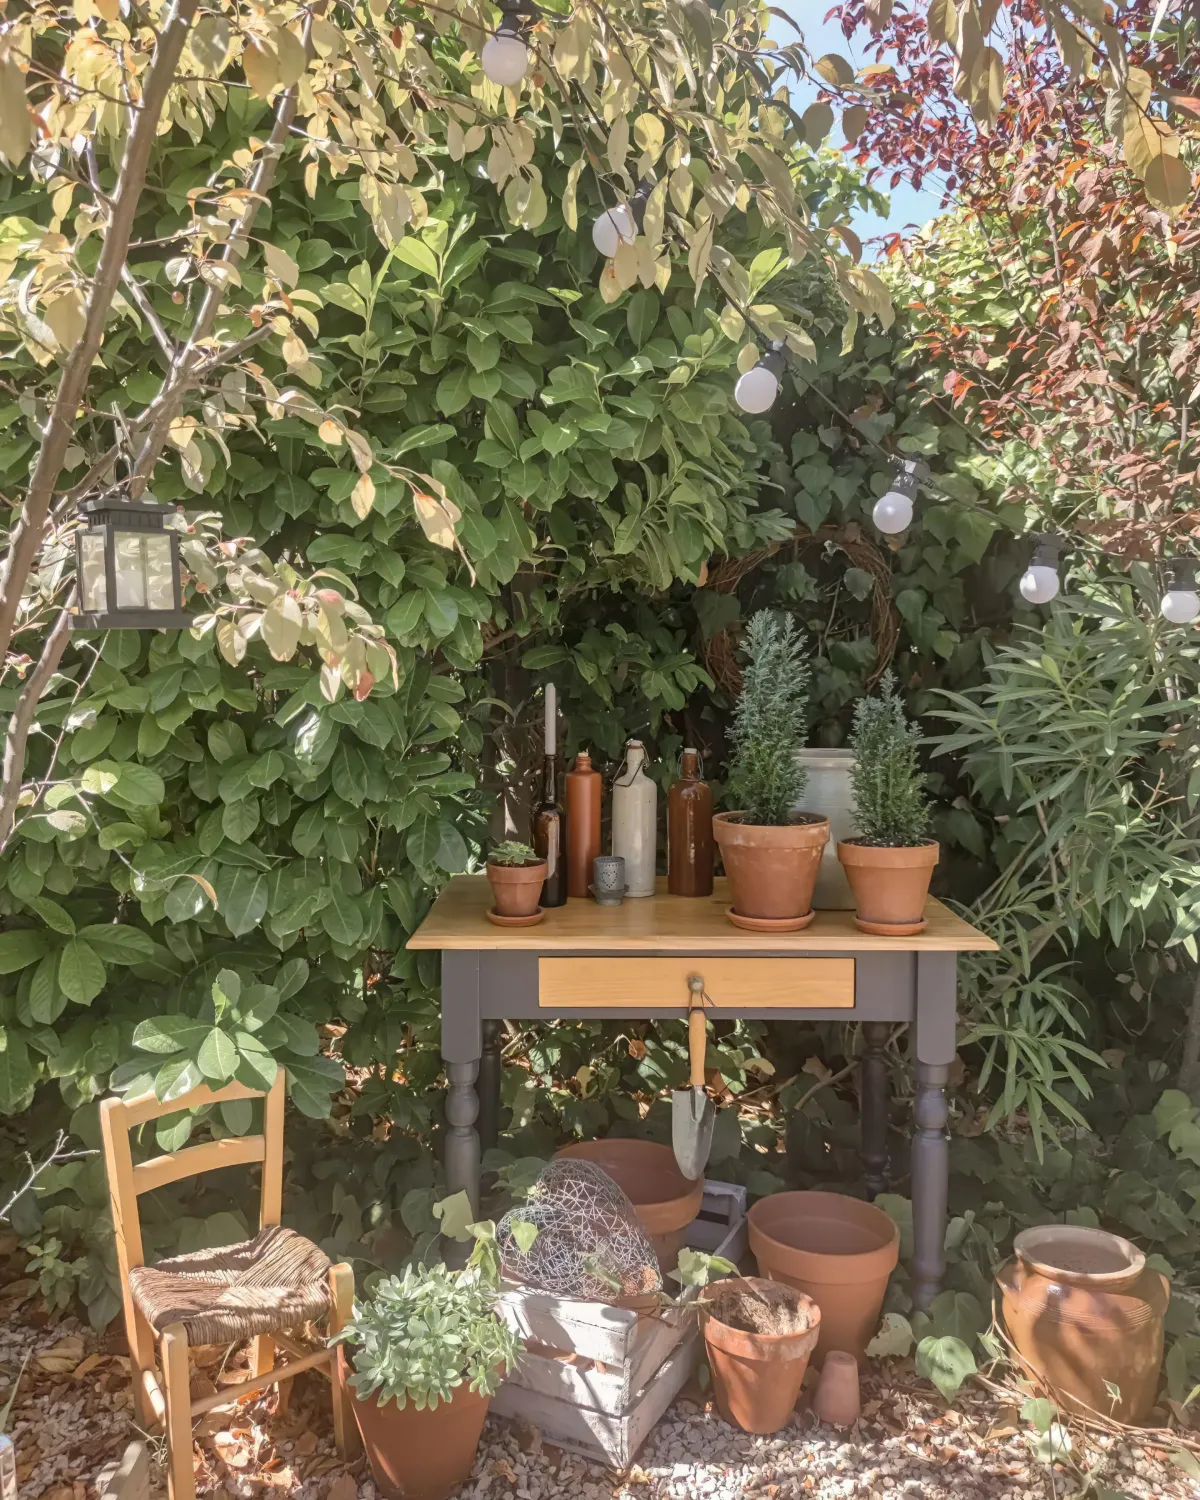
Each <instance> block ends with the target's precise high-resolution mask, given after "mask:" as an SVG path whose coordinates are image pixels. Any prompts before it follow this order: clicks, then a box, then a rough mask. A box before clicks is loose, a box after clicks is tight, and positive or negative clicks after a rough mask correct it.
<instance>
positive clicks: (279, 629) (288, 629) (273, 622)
mask: <svg viewBox="0 0 1200 1500" xmlns="http://www.w3.org/2000/svg"><path fill="white" fill-rule="evenodd" d="M303 625H304V617H303V615H302V614H301V613H300V606H299V604H297V602H296V601H295V599H293V598H292V596H291V594H286V593H284V594H277V595H276V596H275V598H274V599H272V600H271V602H270V604H268V605H267V608H266V610H265V611H264V613H263V617H262V638H263V640H264V641H265V642H266V644H267V650H268V651H269V652H270V653H271V655H272V656H273V657H274V658H275V660H276V661H290V660H291V659H292V657H293V656H295V654H296V647H297V646H298V645H299V644H300V631H301V630H302V628H303Z"/></svg>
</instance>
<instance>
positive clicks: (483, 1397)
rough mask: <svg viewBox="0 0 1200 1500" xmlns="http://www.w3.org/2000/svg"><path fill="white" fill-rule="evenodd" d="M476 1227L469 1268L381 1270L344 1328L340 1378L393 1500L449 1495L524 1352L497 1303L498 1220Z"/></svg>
mask: <svg viewBox="0 0 1200 1500" xmlns="http://www.w3.org/2000/svg"><path fill="white" fill-rule="evenodd" d="M449 1201H453V1200H449ZM469 1227H470V1229H471V1230H472V1231H473V1232H474V1233H475V1234H476V1237H477V1239H478V1243H477V1245H476V1253H475V1254H473V1255H472V1257H471V1260H470V1262H469V1263H468V1264H467V1265H466V1266H464V1267H463V1268H462V1270H459V1271H452V1270H450V1269H449V1268H448V1267H446V1266H444V1265H440V1264H438V1265H429V1266H417V1267H414V1266H409V1267H408V1269H407V1270H406V1271H405V1272H404V1275H403V1276H385V1277H383V1278H382V1279H381V1280H380V1281H378V1282H377V1283H376V1285H375V1288H374V1290H373V1292H372V1293H371V1295H370V1297H369V1298H367V1299H366V1300H365V1301H363V1302H360V1303H357V1304H356V1305H355V1309H354V1317H353V1319H352V1320H351V1321H350V1322H349V1323H348V1324H347V1325H346V1327H345V1328H344V1329H343V1330H342V1332H341V1333H340V1334H338V1336H337V1341H338V1345H339V1347H338V1372H337V1373H338V1379H339V1380H341V1381H342V1382H343V1384H344V1385H345V1387H346V1388H347V1389H348V1391H349V1392H350V1394H351V1396H352V1398H353V1402H354V1416H355V1420H356V1421H357V1423H358V1428H359V1431H360V1432H361V1433H362V1439H363V1446H364V1448H365V1449H366V1452H367V1458H368V1459H369V1461H370V1464H371V1472H372V1473H373V1475H374V1477H375V1483H376V1485H377V1486H378V1487H379V1490H380V1491H381V1493H382V1494H384V1495H385V1496H388V1497H391V1500H401V1497H402V1500H445V1497H446V1496H447V1495H449V1494H450V1493H451V1492H452V1491H453V1490H454V1489H456V1488H457V1487H458V1486H459V1485H460V1484H462V1483H463V1481H464V1480H466V1479H467V1477H468V1476H469V1475H470V1472H471V1468H472V1465H473V1464H474V1462H475V1452H476V1449H477V1448H478V1446H479V1438H480V1434H481V1433H482V1431H483V1423H484V1418H485V1417H486V1416H487V1409H488V1403H489V1402H490V1400H491V1398H492V1396H493V1395H494V1394H495V1392H496V1390H497V1388H498V1387H499V1385H500V1382H501V1381H502V1380H503V1378H504V1376H505V1375H506V1374H507V1372H508V1370H509V1369H510V1368H511V1367H512V1366H513V1365H515V1364H516V1362H517V1360H518V1358H519V1356H520V1351H521V1344H520V1340H519V1339H518V1338H517V1337H516V1335H515V1334H514V1333H513V1332H512V1331H511V1330H510V1329H509V1328H508V1326H507V1324H505V1323H504V1322H503V1321H502V1320H501V1319H500V1317H499V1316H498V1315H497V1311H496V1295H497V1276H496V1271H495V1260H496V1257H495V1251H494V1240H495V1231H494V1226H493V1225H491V1224H473V1225H471V1226H469ZM489 1242H490V1243H489Z"/></svg>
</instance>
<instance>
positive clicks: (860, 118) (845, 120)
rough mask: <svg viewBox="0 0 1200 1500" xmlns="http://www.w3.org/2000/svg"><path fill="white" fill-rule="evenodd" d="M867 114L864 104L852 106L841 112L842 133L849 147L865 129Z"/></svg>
mask: <svg viewBox="0 0 1200 1500" xmlns="http://www.w3.org/2000/svg"><path fill="white" fill-rule="evenodd" d="M868 113H869V111H868V110H867V106H866V105H865V104H852V105H851V106H850V108H849V109H844V110H843V111H842V133H843V134H844V135H845V137H846V140H847V141H848V142H849V143H850V145H851V146H853V145H854V143H855V141H856V140H858V138H859V136H860V135H862V133H863V131H864V130H865V129H866V125H867V118H868Z"/></svg>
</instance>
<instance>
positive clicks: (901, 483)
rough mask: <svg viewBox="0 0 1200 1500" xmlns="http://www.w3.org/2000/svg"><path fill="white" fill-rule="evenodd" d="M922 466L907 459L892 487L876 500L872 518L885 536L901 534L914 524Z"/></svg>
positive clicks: (913, 460)
mask: <svg viewBox="0 0 1200 1500" xmlns="http://www.w3.org/2000/svg"><path fill="white" fill-rule="evenodd" d="M922 467H923V466H922V465H920V464H918V463H917V461H916V460H915V459H911V458H910V459H907V460H906V461H905V462H904V464H903V465H902V466H901V469H900V472H899V474H897V475H896V478H895V479H894V480H893V482H892V485H891V487H890V489H888V490H887V491H886V493H885V494H882V495H880V497H879V499H878V500H876V502H875V509H874V510H873V511H872V512H871V519H872V521H874V523H875V525H876V526H877V527H878V528H879V530H880V531H882V532H883V534H884V536H899V535H900V533H901V532H902V531H907V530H908V528H909V527H910V526H911V525H912V520H913V511H914V508H915V504H916V499H917V487H918V485H919V484H920V481H921V469H922Z"/></svg>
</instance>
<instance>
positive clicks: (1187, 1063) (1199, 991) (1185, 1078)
mask: <svg viewBox="0 0 1200 1500" xmlns="http://www.w3.org/2000/svg"><path fill="white" fill-rule="evenodd" d="M1178 1083H1179V1087H1180V1088H1181V1089H1182V1090H1183V1091H1184V1093H1185V1094H1190V1095H1191V1097H1192V1098H1193V1099H1194V1100H1197V1099H1200V968H1198V969H1197V970H1196V977H1195V979H1194V980H1193V981H1192V1004H1191V1009H1190V1010H1189V1011H1188V1023H1187V1030H1186V1031H1185V1032H1184V1033H1183V1058H1182V1059H1181V1061H1180V1064H1179V1079H1178Z"/></svg>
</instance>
